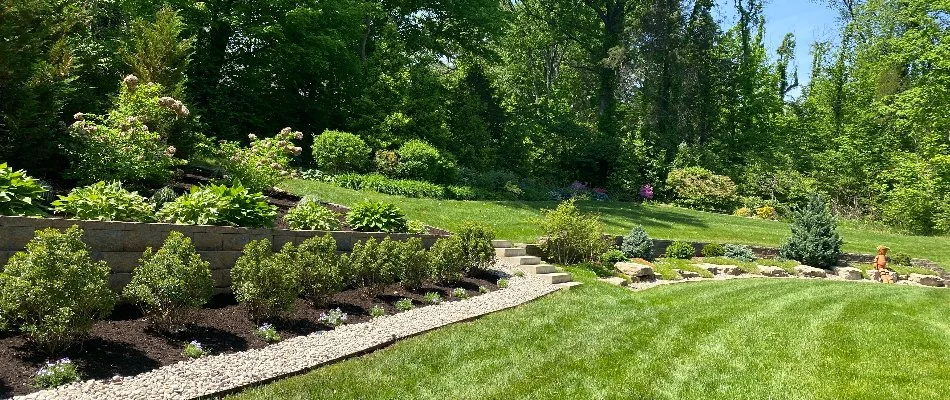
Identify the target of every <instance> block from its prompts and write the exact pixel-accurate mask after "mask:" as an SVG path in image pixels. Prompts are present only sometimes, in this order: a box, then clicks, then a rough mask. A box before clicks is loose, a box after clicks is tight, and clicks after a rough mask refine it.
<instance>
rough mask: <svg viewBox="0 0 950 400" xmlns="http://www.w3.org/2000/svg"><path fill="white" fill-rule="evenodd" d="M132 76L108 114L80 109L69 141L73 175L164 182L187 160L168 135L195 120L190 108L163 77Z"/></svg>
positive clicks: (139, 182)
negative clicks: (155, 79)
mask: <svg viewBox="0 0 950 400" xmlns="http://www.w3.org/2000/svg"><path fill="white" fill-rule="evenodd" d="M130 77H131V78H134V80H135V82H136V83H135V84H132V83H131V82H132V80H131V79H128V80H127V82H125V84H123V85H120V91H119V96H118V97H117V98H116V102H115V104H114V105H113V108H112V110H111V111H110V112H109V114H108V116H99V115H93V114H83V113H78V114H76V115H75V118H76V122H75V123H74V124H73V125H72V126H71V127H70V129H69V136H70V141H69V143H67V145H66V146H65V152H66V156H67V157H68V158H69V161H70V168H69V170H67V171H66V175H67V177H70V178H73V179H76V180H78V181H80V182H83V183H90V182H97V181H120V182H125V183H127V184H134V185H148V184H164V183H166V182H168V181H170V180H171V178H172V177H173V175H174V171H173V170H172V168H173V167H175V166H178V165H182V164H184V160H180V159H177V158H175V157H174V156H175V152H176V149H175V148H174V147H172V146H169V145H168V142H167V139H168V138H169V137H170V135H172V134H173V133H175V132H176V131H180V130H181V129H183V128H182V126H184V125H187V124H188V123H189V112H188V108H187V107H185V106H184V105H183V104H182V103H181V102H180V101H178V100H175V99H173V98H171V97H163V93H164V92H165V89H164V88H163V87H162V86H161V85H159V84H157V83H151V82H149V83H146V84H144V85H138V84H137V81H138V79H137V78H135V77H134V76H130Z"/></svg>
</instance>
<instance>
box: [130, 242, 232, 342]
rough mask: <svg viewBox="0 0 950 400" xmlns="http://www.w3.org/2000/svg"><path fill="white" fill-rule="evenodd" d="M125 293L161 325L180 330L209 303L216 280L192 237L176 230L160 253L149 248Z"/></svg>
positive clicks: (159, 250) (154, 321)
mask: <svg viewBox="0 0 950 400" xmlns="http://www.w3.org/2000/svg"><path fill="white" fill-rule="evenodd" d="M123 293H124V294H125V296H126V297H128V298H129V299H131V300H132V301H133V302H134V303H136V304H137V305H138V306H139V307H141V308H142V310H143V311H144V312H145V314H146V315H148V317H149V319H150V320H151V321H152V322H153V323H155V324H157V325H158V326H159V327H160V328H163V329H176V328H178V327H180V326H181V325H183V324H184V323H185V322H186V321H188V320H189V319H190V317H191V316H192V313H191V311H192V310H194V309H197V308H199V307H201V306H203V305H204V304H205V303H207V302H208V299H210V298H211V295H212V294H214V279H212V278H211V268H210V264H209V263H208V262H207V261H205V260H202V259H201V256H199V255H198V253H197V252H196V251H195V246H194V245H192V243H191V238H189V237H187V236H185V235H183V234H182V233H181V232H176V231H172V232H171V233H170V234H169V235H168V238H166V239H165V243H164V244H163V245H162V248H161V249H158V252H155V253H153V252H152V248H151V247H149V248H147V249H145V253H144V254H142V258H141V259H139V265H138V267H136V268H135V271H134V272H133V274H132V281H131V282H130V283H129V284H128V285H127V286H126V287H125V290H124V291H123Z"/></svg>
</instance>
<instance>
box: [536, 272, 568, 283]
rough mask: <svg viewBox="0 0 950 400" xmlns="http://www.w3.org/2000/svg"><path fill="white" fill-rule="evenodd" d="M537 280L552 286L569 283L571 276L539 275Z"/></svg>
mask: <svg viewBox="0 0 950 400" xmlns="http://www.w3.org/2000/svg"><path fill="white" fill-rule="evenodd" d="M538 277H539V278H541V279H543V280H544V281H545V282H547V283H550V284H552V285H554V284H558V283H565V282H570V281H571V274H569V273H567V272H555V273H553V274H541V275H538Z"/></svg>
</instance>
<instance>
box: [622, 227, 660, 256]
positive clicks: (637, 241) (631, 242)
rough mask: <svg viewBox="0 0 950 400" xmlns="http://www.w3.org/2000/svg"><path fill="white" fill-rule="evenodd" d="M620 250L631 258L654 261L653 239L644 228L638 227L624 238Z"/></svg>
mask: <svg viewBox="0 0 950 400" xmlns="http://www.w3.org/2000/svg"><path fill="white" fill-rule="evenodd" d="M620 250H621V251H623V254H625V255H626V256H627V257H629V258H642V259H644V260H651V259H653V239H651V238H650V235H647V232H646V230H644V229H643V226H640V225H637V226H635V227H633V229H630V233H628V234H627V236H624V237H623V242H622V243H621V244H620Z"/></svg>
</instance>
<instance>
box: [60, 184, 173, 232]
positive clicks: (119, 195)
mask: <svg viewBox="0 0 950 400" xmlns="http://www.w3.org/2000/svg"><path fill="white" fill-rule="evenodd" d="M53 208H54V210H56V213H59V214H64V215H66V216H68V217H71V218H78V219H85V220H99V221H126V222H152V221H154V220H155V209H154V208H153V206H152V204H150V203H149V202H148V200H147V199H146V198H144V197H142V196H140V195H139V194H138V193H137V192H130V191H128V190H125V189H123V188H122V184H121V183H119V182H109V183H106V182H102V181H99V182H97V183H94V184H92V185H89V186H85V187H80V188H75V189H73V190H72V191H70V192H69V194H67V195H65V196H59V200H56V201H54V202H53Z"/></svg>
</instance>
